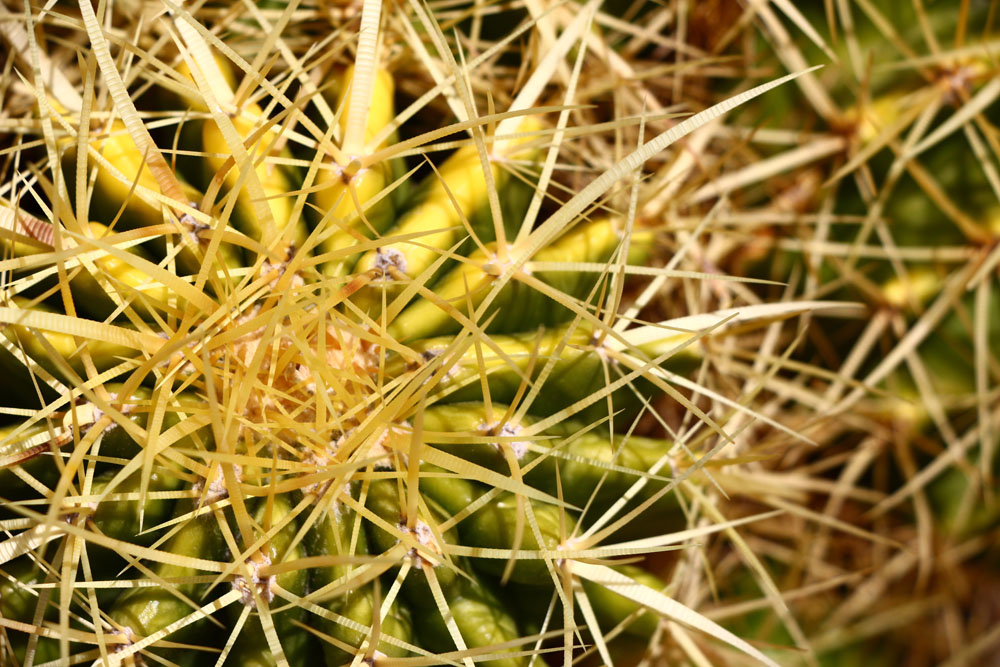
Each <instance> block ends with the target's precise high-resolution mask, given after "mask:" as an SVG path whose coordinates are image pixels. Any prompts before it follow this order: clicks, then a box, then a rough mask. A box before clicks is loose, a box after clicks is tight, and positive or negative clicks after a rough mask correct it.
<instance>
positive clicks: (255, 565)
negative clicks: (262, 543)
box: [233, 553, 274, 608]
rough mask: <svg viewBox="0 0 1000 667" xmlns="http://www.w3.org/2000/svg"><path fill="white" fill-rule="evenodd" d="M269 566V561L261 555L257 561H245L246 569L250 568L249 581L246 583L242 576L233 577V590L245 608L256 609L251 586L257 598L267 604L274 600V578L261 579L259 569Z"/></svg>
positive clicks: (265, 555) (265, 556)
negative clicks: (238, 594) (238, 595)
mask: <svg viewBox="0 0 1000 667" xmlns="http://www.w3.org/2000/svg"><path fill="white" fill-rule="evenodd" d="M270 564H271V559H270V558H269V557H268V556H267V554H263V553H262V554H260V556H259V558H258V559H253V558H251V559H250V560H248V561H247V567H248V568H250V581H247V579H246V577H244V576H243V575H242V574H237V575H236V576H235V577H233V589H234V590H237V591H239V592H240V596H241V597H240V600H241V601H242V602H243V604H244V605H245V606H247V607H253V608H256V607H257V603H256V602H255V601H254V595H253V589H252V588H251V586H253V587H254V588H256V589H257V596H258V597H259V598H260V599H261V600H264V601H265V602H267V603H268V604H270V603H271V602H272V601H273V600H274V577H273V576H272V577H262V576H261V574H260V569H261V568H262V567H267V566H269V565H270Z"/></svg>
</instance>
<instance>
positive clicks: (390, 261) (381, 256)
mask: <svg viewBox="0 0 1000 667" xmlns="http://www.w3.org/2000/svg"><path fill="white" fill-rule="evenodd" d="M406 266H407V264H406V255H404V254H403V253H402V252H401V251H400V250H397V249H396V248H392V247H385V248H377V249H376V250H375V267H374V268H375V269H376V270H377V271H378V272H379V273H380V274H381V279H382V280H391V279H392V276H391V275H390V274H389V269H391V268H395V269H397V270H398V271H399V272H400V273H406Z"/></svg>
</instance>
